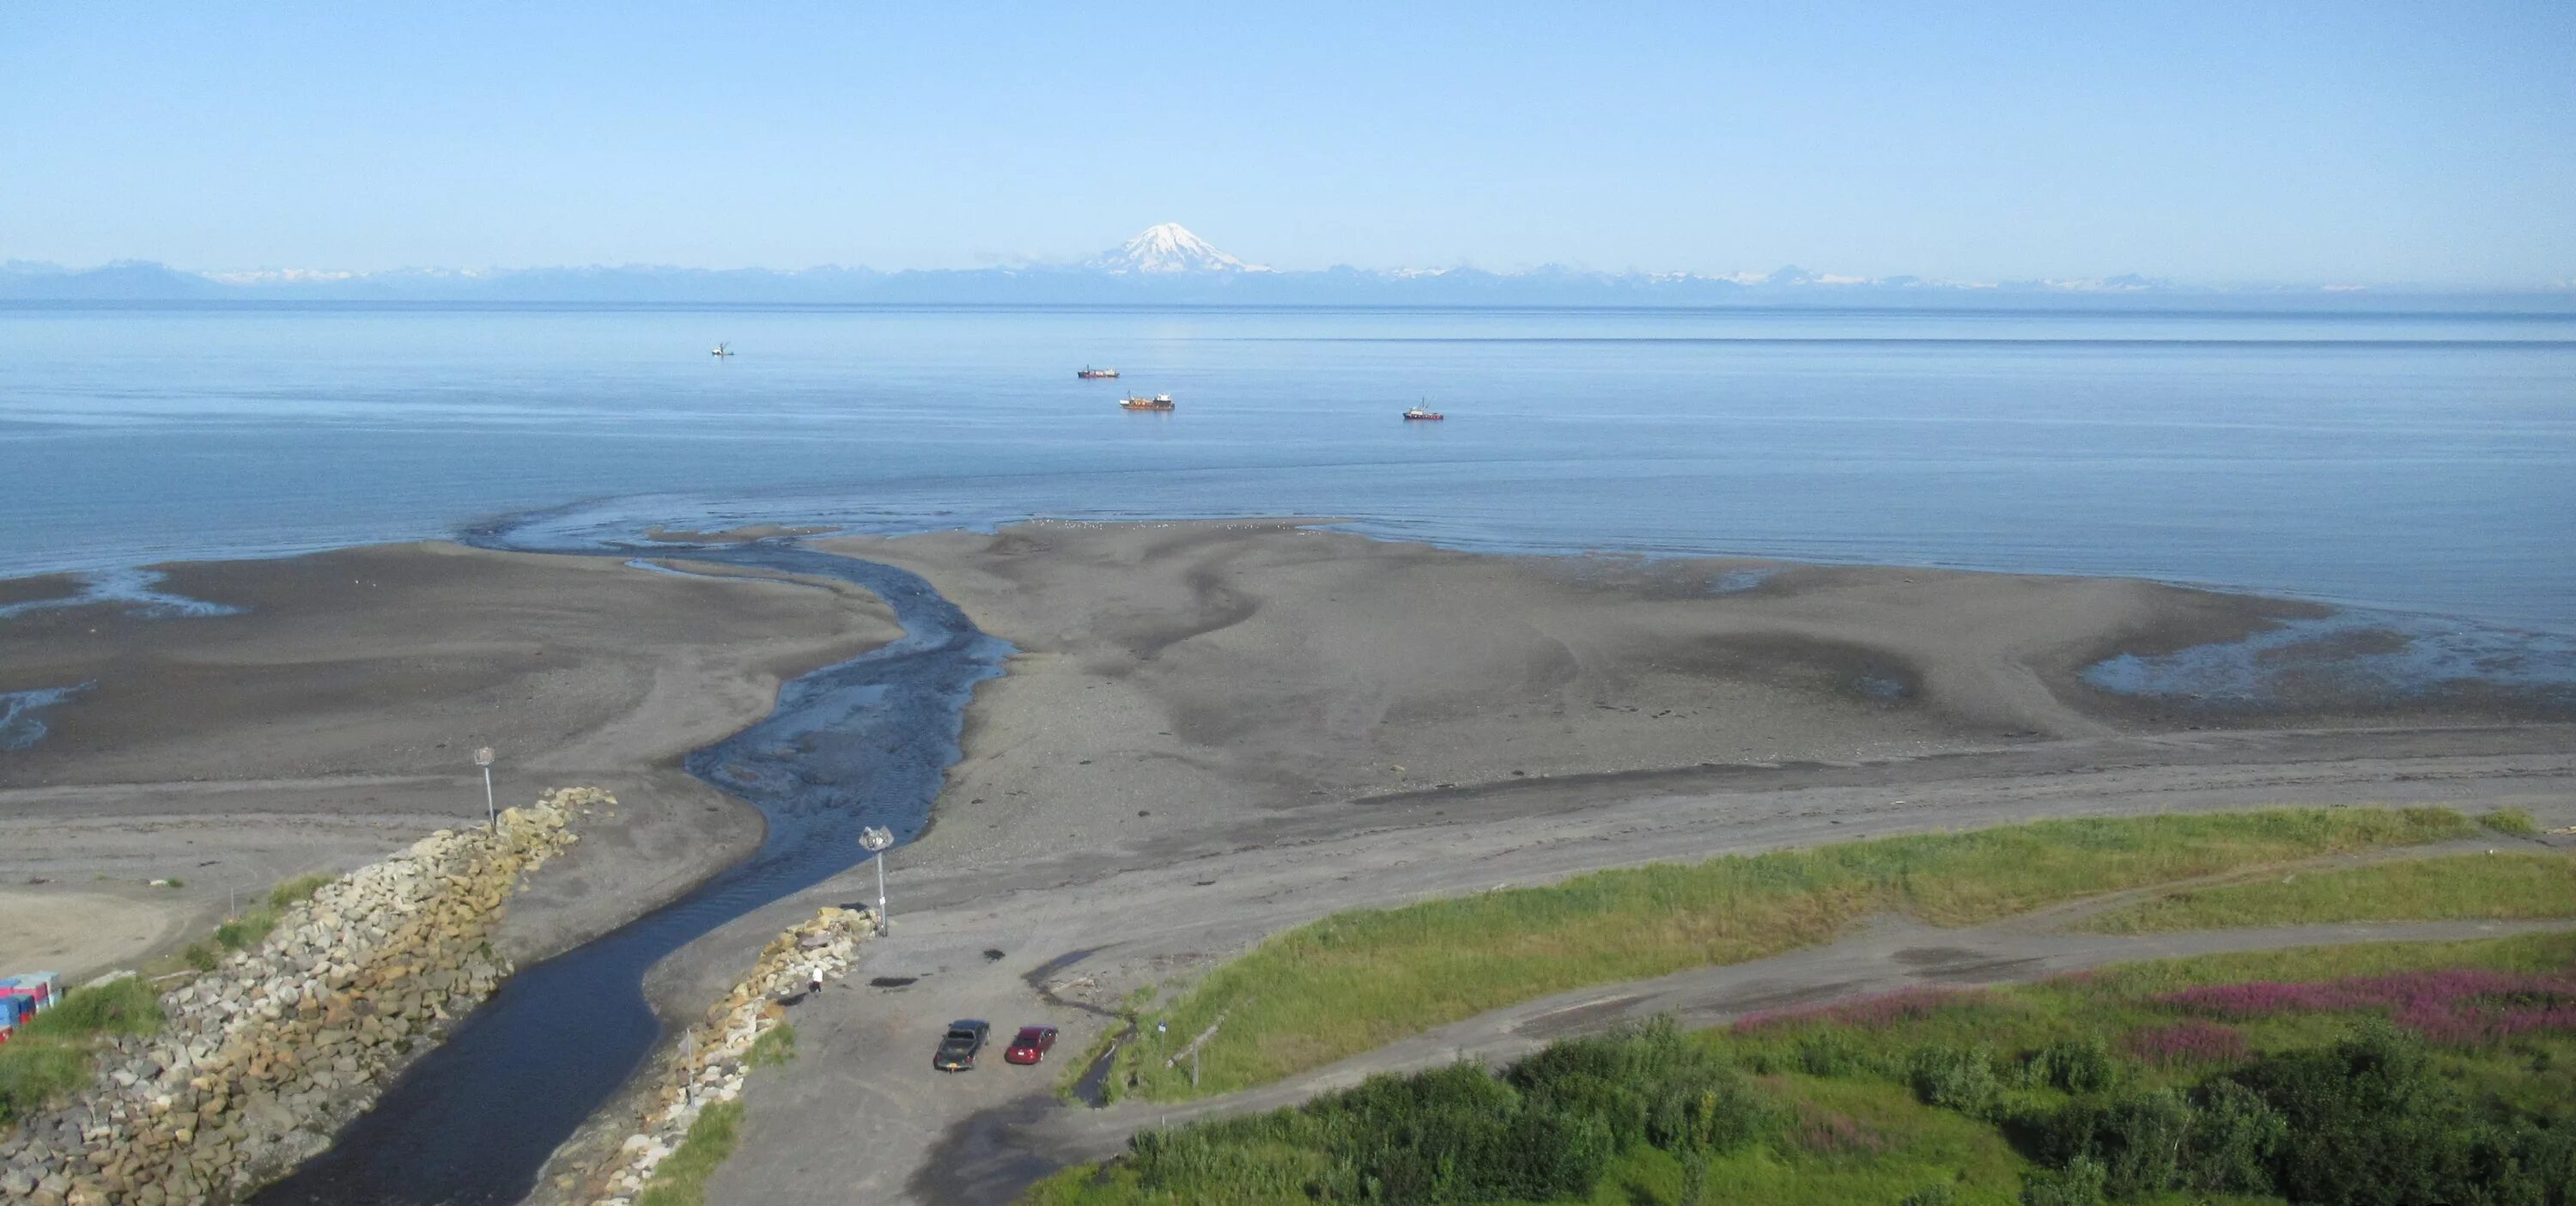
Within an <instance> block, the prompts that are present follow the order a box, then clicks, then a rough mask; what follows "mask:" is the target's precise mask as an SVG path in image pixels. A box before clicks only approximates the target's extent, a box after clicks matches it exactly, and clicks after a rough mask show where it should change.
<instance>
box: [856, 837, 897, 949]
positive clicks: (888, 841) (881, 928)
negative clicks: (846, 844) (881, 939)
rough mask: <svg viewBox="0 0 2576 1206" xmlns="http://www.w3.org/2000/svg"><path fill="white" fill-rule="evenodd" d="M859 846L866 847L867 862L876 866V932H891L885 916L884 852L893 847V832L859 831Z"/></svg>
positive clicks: (890, 921)
mask: <svg viewBox="0 0 2576 1206" xmlns="http://www.w3.org/2000/svg"><path fill="white" fill-rule="evenodd" d="M859 845H861V846H864V847H867V851H868V857H869V860H870V861H871V862H874V863H875V864H876V865H877V931H878V932H879V933H889V932H892V931H893V929H894V922H893V921H892V920H890V919H889V918H887V916H886V897H885V852H886V847H888V846H892V845H894V831H893V830H891V829H887V828H884V827H882V826H878V825H870V826H868V827H867V828H865V829H862V830H860V831H859Z"/></svg>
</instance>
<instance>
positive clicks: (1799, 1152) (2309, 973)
mask: <svg viewBox="0 0 2576 1206" xmlns="http://www.w3.org/2000/svg"><path fill="white" fill-rule="evenodd" d="M2469 967H2475V968H2492V969H2496V970H2503V971H2520V972H2546V971H2563V970H2566V969H2568V968H2571V967H2576V935H2570V934H2541V935H2526V936H2520V937H2514V938H2504V939H2481V940H2476V941H2469V942H2439V943H2370V944H2359V945H2350V946H2335V947H2312V948H2301V949H2293V950H2284V951H2268V952H2251V953H2239V954H2228V955H2213V956H2200V957H2194V958H2188V959H2172V960H2158V961H2153V962H2142V963H2134V964H2124V965H2119V966H2115V967H2111V968H2106V969H2103V970H2101V971H2097V972H2092V973H2087V974H2083V975H2077V976H2067V977H2060V978H2057V979H2054V980H2049V981H2043V982H2039V983H2035V984H2027V985H2019V986H2012V987H2005V988H1996V989H1990V990H1983V991H1971V992H1962V993H1959V994H1956V995H1954V996H1951V997H1949V998H1946V999H1944V1000H1942V1001H1940V1002H1939V1003H1937V1004H1934V1005H1931V1006H1929V1007H1926V1008H1921V1009H1916V1010H1909V1011H1907V1013H1906V1015H1905V1016H1901V1017H1896V1018H1893V1019H1890V1018H1887V1017H1884V1016H1873V1017H1870V1018H1869V1019H1868V1020H1866V1021H1862V1022H1857V1023H1856V1022H1852V1021H1845V1020H1840V1019H1836V1018H1834V1017H1832V1016H1831V1015H1830V1014H1826V1013H1812V1014H1807V1015H1799V1016H1790V1017H1784V1018H1779V1019H1776V1020H1773V1021H1770V1022H1765V1023H1757V1024H1754V1025H1751V1026H1747V1027H1739V1028H1730V1029H1723V1030H1715V1031H1706V1032H1702V1033H1700V1034H1699V1035H1697V1036H1695V1039H1694V1041H1695V1042H1698V1043H1700V1044H1704V1045H1705V1047H1706V1049H1707V1050H1708V1051H1709V1052H1710V1053H1711V1054H1714V1055H1716V1056H1718V1057H1719V1058H1720V1059H1721V1060H1723V1061H1724V1062H1725V1063H1727V1064H1729V1065H1731V1066H1734V1067H1737V1068H1741V1069H1745V1070H1747V1071H1749V1072H1752V1073H1754V1074H1755V1076H1754V1079H1753V1081H1752V1082H1751V1083H1752V1084H1753V1086H1754V1087H1755V1089H1756V1090H1757V1091H1758V1092H1759V1093H1761V1094H1762V1095H1763V1096H1764V1097H1765V1098H1767V1099H1768V1100H1769V1101H1770V1102H1771V1103H1773V1105H1774V1107H1775V1108H1776V1111H1777V1115H1776V1116H1777V1117H1778V1118H1779V1120H1780V1121H1779V1122H1777V1123H1776V1124H1775V1125H1774V1127H1773V1128H1772V1129H1771V1131H1770V1132H1769V1133H1768V1134H1766V1135H1765V1136H1764V1137H1762V1138H1761V1139H1760V1140H1758V1141H1757V1142H1755V1143H1753V1144H1751V1145H1748V1146H1743V1147H1737V1148H1735V1149H1733V1150H1728V1151H1723V1152H1718V1153H1715V1154H1712V1155H1709V1156H1707V1157H1706V1164H1705V1165H1704V1167H1705V1176H1704V1177H1703V1178H1702V1181H1703V1183H1704V1184H1705V1185H1706V1186H1707V1193H1706V1195H1705V1196H1704V1198H1703V1199H1702V1201H1704V1202H1708V1203H1716V1202H1725V1203H1730V1204H1731V1203H1746V1204H1750V1206H1810V1204H1812V1206H1826V1204H1837V1206H1838V1204H1840V1203H1849V1202H1877V1203H1897V1202H1901V1201H1903V1200H1905V1199H1906V1198H1907V1197H1908V1196H1909V1195H1912V1194H1914V1193H1916V1192H1917V1191H1920V1190H1923V1189H1925V1188H1926V1187H1928V1186H1933V1185H1940V1186H1945V1187H1947V1188H1948V1189H1949V1190H1950V1199H1949V1200H1950V1201H1951V1202H1952V1203H1954V1204H1955V1206H2004V1204H2009V1203H2013V1202H2015V1201H2017V1195H2018V1192H2019V1188H2020V1186H2021V1184H2022V1181H2023V1178H2024V1177H2025V1176H2026V1175H2028V1174H2029V1173H2030V1172H2031V1171H2032V1170H2033V1168H2034V1165H2033V1164H2032V1163H2031V1161H2030V1160H2029V1159H2028V1158H2026V1156H2025V1154H2024V1152H2023V1151H2019V1150H2016V1148H2015V1147H2014V1142H2015V1139H2014V1135H2015V1134H2016V1132H2015V1131H2014V1130H2013V1128H2014V1127H2015V1126H2018V1125H2022V1122H2021V1120H2027V1119H2032V1118H2040V1117H2045V1116H2047V1115H2048V1114H2049V1113H2050V1112H2052V1111H2054V1110H2055V1109H2056V1108H2057V1107H2058V1106H2060V1105H2062V1104H2064V1103H2066V1102H2068V1101H2071V1100H2073V1099H2074V1098H2073V1097H2072V1096H2071V1095H2070V1094H2068V1093H2066V1092H2064V1091H2062V1090H2060V1089H2058V1088H2055V1087H2052V1086H2051V1085H2048V1084H2044V1083H2037V1082H2034V1081H2033V1080H2031V1079H2029V1078H2028V1077H2027V1076H2026V1075H2024V1074H2023V1073H2022V1072H2021V1069H2022V1068H2023V1066H2024V1061H2025V1059H2026V1058H2027V1056H2028V1055H2029V1053H2032V1052H2036V1051H2040V1050H2042V1049H2044V1048H2048V1047H2049V1046H2051V1045H2052V1044H2060V1043H2064V1042H2067V1041H2069V1040H2074V1041H2078V1042H2085V1041H2090V1042H2093V1043H2097V1044H2099V1043H2106V1042H2107V1043H2109V1044H2110V1046H2111V1050H2112V1051H2113V1052H2114V1053H2115V1058H2117V1059H2118V1068H2119V1072H2118V1077H2119V1079H2118V1081H2117V1082H2116V1083H2122V1084H2127V1083H2136V1082H2138V1081H2144V1082H2147V1083H2149V1084H2166V1085H2173V1086H2186V1085H2190V1084H2193V1083H2196V1082H2197V1081H2199V1080H2201V1079H2202V1078H2204V1077H2206V1076H2207V1075H2209V1074H2210V1072H2211V1071H2212V1069H2211V1068H2209V1067H2198V1068H2160V1067H2154V1066H2148V1065H2141V1064H2137V1063H2135V1062H2133V1061H2130V1060H2128V1059H2126V1058H2125V1057H2118V1056H2116V1053H2117V1051H2118V1046H2117V1042H2116V1040H2117V1038H2118V1037H2119V1036H2121V1035H2123V1034H2125V1033H2127V1032H2129V1031H2131V1030H2133V1029H2136V1028H2138V1027H2141V1026H2146V1025H2158V1024H2168V1023H2171V1022H2173V1021H2175V1020H2176V1019H2177V1018H2178V1017H2180V1016H2181V1015H2179V1014H2178V1013H2176V1012H2175V1011H2174V1010H2172V1009H2169V1008H2167V1007H2164V1006H2159V1005H2156V1004H2155V1003H2154V1001H2153V998H2154V997H2155V996H2157V995H2158V994H2161V993H2165V992H2169V991H2172V990H2174V989H2178V988H2185V987H2192V986H2196V985H2204V984H2219V983H2230V982H2237V981H2248V980H2318V979H2332V978H2338V977H2344V976H2357V975H2377V974H2387V973H2395V972H2408V971H2424V970H2431V969H2438V968H2469ZM2370 1017H2371V1015H2360V1014H2355V1015H2322V1016H2320V1015H2304V1016H2300V1015H2282V1016H2277V1017H2272V1018H2266V1019H2259V1020H2254V1021H2246V1022H2240V1023H2236V1025H2237V1026H2238V1028H2239V1029H2240V1030H2242V1032H2243V1033H2244V1035H2245V1037H2246V1039H2247V1046H2248V1049H2249V1051H2250V1052H2253V1053H2257V1054H2259V1053H2265V1052H2280V1051H2291V1050H2300V1049H2313V1048H2316V1047H2319V1046H2322V1045H2326V1044H2331V1043H2334V1042H2337V1041H2339V1040H2342V1039H2344V1038H2347V1037H2349V1036H2351V1035H2352V1034H2354V1033H2356V1032H2358V1031H2359V1030H2361V1029H2362V1028H2364V1027H2365V1026H2367V1025H2370V1024H2372V1023H2371V1020H2370ZM1927 1046H1931V1047H1947V1048H1954V1049H1982V1050H1987V1051H1991V1052H1993V1053H1994V1054H1995V1056H1996V1067H1997V1072H1998V1076H1999V1078H2000V1080H2001V1082H2002V1084H2003V1090H2002V1092H2003V1102H2002V1105H2001V1107H2000V1108H1998V1109H1995V1110H1994V1111H1992V1112H1991V1113H1989V1114H1988V1115H1986V1116H1984V1117H1976V1116H1971V1115H1970V1114H1967V1113H1962V1112H1959V1111H1956V1110H1950V1109H1938V1108H1934V1107H1931V1106H1927V1105H1923V1104H1921V1103H1920V1102H1919V1101H1918V1100H1917V1098H1916V1096H1915V1095H1914V1093H1913V1092H1912V1091H1911V1090H1910V1088H1909V1087H1908V1085H1907V1083H1906V1069H1907V1067H1908V1064H1909V1061H1910V1059H1911V1057H1913V1055H1914V1054H1915V1053H1916V1052H1917V1051H1919V1050H1921V1049H1923V1048H1925V1047H1927ZM1810 1065H1817V1066H1810ZM2433 1065H2434V1068H2435V1070H2436V1071H2437V1073H2438V1074H2439V1075H2440V1077H2441V1078H2442V1079H2443V1080H2445V1081H2447V1082H2448V1083H2450V1084H2451V1085H2453V1086H2455V1087H2456V1088H2457V1089H2458V1090H2459V1091H2460V1092H2461V1093H2463V1094H2464V1095H2465V1096H2466V1097H2467V1099H2468V1100H2469V1101H2470V1102H2471V1103H2472V1105H2473V1106H2474V1107H2475V1108H2476V1109H2477V1110H2478V1111H2480V1112H2481V1115H2482V1116H2497V1117H2501V1116H2505V1115H2507V1114H2519V1115H2521V1116H2523V1117H2526V1118H2530V1119H2533V1120H2535V1121H2537V1122H2539V1123H2540V1124H2541V1125H2543V1126H2547V1127H2562V1128H2563V1127H2565V1126H2568V1125H2571V1124H2576V1036H2571V1035H2567V1034H2526V1035H2523V1036H2521V1037H2518V1038H2516V1039H2514V1040H2511V1041H2509V1042H2507V1043H2504V1044H2501V1045H2499V1046H2498V1047H2496V1048H2495V1049H2493V1050H2485V1051H2457V1050H2453V1051H2442V1052H2438V1053H2436V1054H2435V1055H2434V1057H2433ZM1243 1121H1244V1120H1236V1121H1235V1122H1233V1123H1231V1124H1228V1123H1215V1124H1199V1125H1196V1126H1192V1127H1187V1128H1183V1129H1184V1130H1191V1131H1200V1132H1202V1133H1205V1132H1207V1131H1208V1130H1209V1129H1210V1128H1211V1127H1221V1126H1228V1125H1231V1126H1232V1127H1233V1128H1234V1129H1235V1133H1236V1134H1237V1135H1238V1136H1239V1137H1241V1136H1247V1135H1259V1134H1262V1133H1268V1132H1265V1129H1264V1128H1260V1127H1257V1126H1254V1127H1246V1126H1244V1125H1243ZM1425 1125H1426V1126H1427V1125H1429V1120H1428V1119H1427V1118H1426V1120H1425ZM1268 1130H1269V1131H1271V1132H1278V1133H1285V1134H1293V1133H1294V1132H1293V1131H1292V1130H1290V1129H1289V1128H1269V1129H1268ZM1320 1134H1321V1135H1323V1136H1326V1137H1328V1138H1329V1137H1331V1136H1333V1135H1335V1134H1336V1132H1333V1131H1331V1130H1330V1129H1324V1130H1322V1131H1320ZM1295 1155H1296V1153H1295V1152H1294V1151H1292V1150H1290V1149H1288V1148H1285V1147H1281V1148H1262V1147H1258V1146H1254V1147H1245V1148H1240V1149H1238V1150H1237V1154H1236V1155H1235V1162H1237V1163H1246V1164H1250V1163H1265V1162H1266V1163H1271V1164H1276V1165H1282V1166H1285V1165H1288V1164H1290V1163H1292V1162H1293V1159H1294V1157H1295ZM1688 1158H1689V1157H1688V1156H1684V1155H1677V1154H1676V1153H1674V1152H1672V1151H1668V1150H1663V1149H1660V1148H1656V1147H1651V1146H1646V1145H1642V1144H1639V1145H1632V1146H1630V1147H1627V1148H1626V1149H1624V1150H1622V1151H1621V1152H1620V1154H1619V1156H1618V1157H1617V1159H1615V1160H1614V1161H1613V1162H1612V1163H1611V1164H1610V1165H1609V1167H1608V1168H1607V1170H1606V1171H1605V1173H1604V1175H1603V1177H1602V1179H1601V1181H1600V1182H1599V1183H1598V1185H1596V1187H1595V1189H1594V1191H1593V1192H1592V1194H1591V1195H1590V1196H1588V1197H1584V1198H1580V1199H1574V1200H1570V1201H1565V1202H1558V1203H1549V1204H1546V1206H1682V1204H1683V1203H1684V1202H1685V1201H1686V1199H1685V1197H1684V1195H1683V1189H1682V1187H1683V1184H1684V1179H1685V1176H1686V1166H1685V1163H1684V1161H1685V1160H1686V1159H1688ZM1224 1167H1225V1165H1224V1164H1223V1163H1216V1164H1212V1165H1211V1166H1210V1168H1211V1174H1210V1177H1209V1180H1210V1181H1217V1180H1218V1179H1219V1178H1220V1177H1221V1176H1222V1171H1221V1170H1222V1169H1223V1168H1224ZM1193 1190H1196V1192H1183V1191H1178V1190H1174V1189H1165V1190H1162V1191H1159V1192H1157V1191H1154V1190H1148V1189H1147V1188H1145V1187H1144V1185H1143V1183H1142V1180H1141V1178H1140V1176H1139V1174H1138V1171H1137V1169H1136V1168H1135V1167H1133V1166H1132V1162H1125V1161H1114V1162H1111V1163H1109V1164H1107V1165H1086V1166H1081V1167H1076V1168H1071V1169H1066V1170H1064V1171H1062V1172H1059V1173H1057V1174H1056V1175H1055V1176H1052V1177H1050V1178H1048V1179H1047V1180H1045V1181H1043V1182H1041V1183H1040V1184H1039V1185H1038V1186H1036V1187H1034V1188H1032V1189H1031V1190H1030V1191H1029V1193H1028V1194H1027V1195H1026V1196H1025V1197H1023V1198H1022V1199H1021V1200H1022V1202H1023V1203H1028V1204H1031V1206H1182V1204H1184V1203H1189V1204H1196V1203H1211V1204H1218V1203H1234V1204H1238V1206H1252V1204H1255V1203H1270V1202H1279V1203H1291V1202H1295V1203H1304V1202H1306V1201H1307V1199H1306V1198H1305V1197H1303V1196H1301V1195H1297V1194H1294V1193H1288V1192H1280V1193H1277V1194H1275V1195H1274V1196H1269V1197H1264V1196H1258V1195H1254V1196H1237V1197H1226V1196H1223V1195H1216V1196H1211V1195H1209V1194H1207V1193H1206V1192H1204V1191H1203V1189H1199V1187H1193ZM2130 1200H2131V1201H2134V1202H2140V1203H2146V1204H2148V1206H2219V1204H2228V1206H2253V1204H2255V1203H2267V1204H2277V1203H2279V1201H2280V1199H2277V1198H2268V1197H2231V1196H2223V1195H2222V1196H2211V1195H2202V1194H2183V1193H2160V1194H2152V1195H2149V1196H2146V1197H2142V1198H2136V1199H2130Z"/></svg>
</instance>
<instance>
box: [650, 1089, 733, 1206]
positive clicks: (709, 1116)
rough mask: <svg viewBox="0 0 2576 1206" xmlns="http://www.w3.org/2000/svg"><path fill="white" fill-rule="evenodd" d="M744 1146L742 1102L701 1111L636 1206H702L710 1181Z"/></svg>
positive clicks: (716, 1105) (722, 1104)
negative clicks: (739, 1148)
mask: <svg viewBox="0 0 2576 1206" xmlns="http://www.w3.org/2000/svg"><path fill="white" fill-rule="evenodd" d="M740 1146H742V1103H741V1102H739V1101H719V1102H716V1103H715V1104H713V1105H710V1106H708V1107H707V1108H705V1109H703V1110H700V1111H699V1112H698V1120H697V1121H695V1122H692V1123H690V1124H689V1134H688V1137H687V1138H685V1139H683V1140H681V1141H680V1146H678V1147H676V1148H673V1149H672V1151H671V1154H670V1156H669V1157H668V1158H666V1159H664V1160H663V1161H662V1162H661V1163H660V1164H658V1165H655V1166H654V1168H653V1179H652V1180H651V1181H650V1182H649V1183H647V1184H646V1185H645V1186H644V1192H643V1194H642V1195H641V1196H640V1197H638V1198H636V1199H635V1201H636V1206H703V1204H704V1203H705V1202H706V1200H707V1178H708V1177H711V1176H714V1175H715V1171H716V1170H717V1169H719V1168H722V1167H724V1162H725V1161H727V1160H730V1159H732V1158H733V1152H734V1149H735V1148H737V1147H740Z"/></svg>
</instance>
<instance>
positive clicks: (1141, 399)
mask: <svg viewBox="0 0 2576 1206" xmlns="http://www.w3.org/2000/svg"><path fill="white" fill-rule="evenodd" d="M1118 406H1119V408H1120V409H1122V410H1171V409H1174V407H1173V405H1172V396H1171V395H1170V394H1156V395H1154V396H1153V397H1151V398H1148V397H1146V396H1144V395H1143V394H1138V395H1136V396H1135V397H1132V398H1121V399H1119V400H1118Z"/></svg>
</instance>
